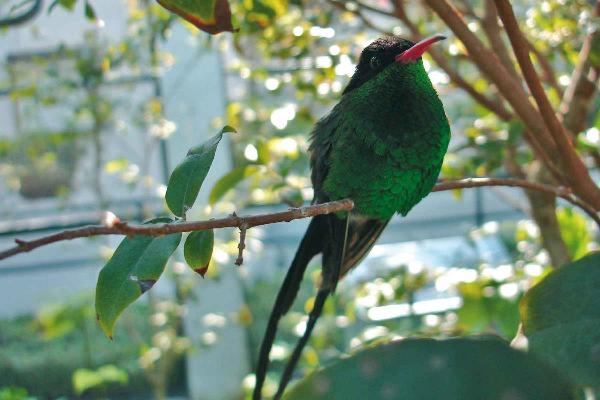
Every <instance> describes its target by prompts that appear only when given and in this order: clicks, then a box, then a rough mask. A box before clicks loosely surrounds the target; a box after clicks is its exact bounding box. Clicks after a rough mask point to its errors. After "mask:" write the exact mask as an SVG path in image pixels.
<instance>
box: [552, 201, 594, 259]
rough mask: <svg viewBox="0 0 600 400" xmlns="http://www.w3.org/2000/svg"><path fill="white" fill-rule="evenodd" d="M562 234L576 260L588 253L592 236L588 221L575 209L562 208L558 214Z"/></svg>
mask: <svg viewBox="0 0 600 400" xmlns="http://www.w3.org/2000/svg"><path fill="white" fill-rule="evenodd" d="M556 216H557V217H558V222H559V225H560V233H561V236H562V238H563V240H564V241H565V244H566V245H567V248H568V249H569V253H570V255H571V257H573V259H574V260H577V259H579V258H581V257H583V256H584V255H585V254H586V253H587V252H588V246H589V244H590V241H591V240H592V235H591V234H590V231H589V230H588V227H587V219H586V218H585V217H584V216H583V215H581V214H580V213H578V212H576V211H574V210H573V208H560V209H559V210H558V211H557V212H556Z"/></svg>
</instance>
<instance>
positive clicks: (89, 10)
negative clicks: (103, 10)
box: [85, 1, 96, 21]
mask: <svg viewBox="0 0 600 400" xmlns="http://www.w3.org/2000/svg"><path fill="white" fill-rule="evenodd" d="M85 17H86V18H87V19H89V20H92V21H95V20H96V11H94V7H92V5H91V4H90V2H89V1H86V2H85Z"/></svg>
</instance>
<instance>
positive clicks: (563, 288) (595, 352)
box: [521, 253, 600, 387]
mask: <svg viewBox="0 0 600 400" xmlns="http://www.w3.org/2000/svg"><path fill="white" fill-rule="evenodd" d="M521 320H522V322H523V333H524V334H525V335H526V336H527V339H528V342H529V350H530V351H532V352H534V353H536V354H537V355H538V356H539V357H540V358H542V359H544V360H547V361H548V362H550V363H552V364H554V365H555V366H556V367H557V368H559V369H561V370H562V371H564V373H565V374H567V375H568V376H570V377H571V379H572V380H573V381H574V382H575V383H578V384H580V385H583V386H595V387H600V253H592V254H589V255H587V256H586V257H583V258H582V259H580V260H578V261H576V262H572V263H569V264H567V265H564V266H563V267H561V268H560V269H558V270H555V271H553V272H551V273H550V274H548V275H547V276H546V277H545V278H544V279H543V280H542V281H541V282H540V283H538V284H537V285H535V286H534V287H533V288H531V289H530V290H529V291H528V292H527V293H526V294H525V296H524V297H523V300H522V301H521Z"/></svg>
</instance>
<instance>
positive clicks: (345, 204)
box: [0, 199, 354, 260]
mask: <svg viewBox="0 0 600 400" xmlns="http://www.w3.org/2000/svg"><path fill="white" fill-rule="evenodd" d="M352 208H354V203H353V202H352V200H349V199H344V200H339V201H333V202H330V203H323V204H315V205H311V206H306V207H300V208H292V209H289V210H287V211H281V212H276V213H270V214H259V215H249V216H237V215H231V216H229V217H227V218H221V219H211V220H208V221H190V222H175V223H170V224H156V225H129V224H127V223H125V222H116V223H115V224H114V225H112V226H107V225H91V226H84V227H81V228H75V229H69V230H65V231H62V232H58V233H55V234H52V235H48V236H44V237H41V238H39V239H35V240H31V241H25V240H21V239H15V242H16V243H17V245H16V246H15V247H12V248H10V249H8V250H5V251H2V252H0V260H2V259H5V258H8V257H11V256H14V255H16V254H19V253H26V252H28V251H31V250H33V249H36V248H38V247H41V246H45V245H48V244H51V243H56V242H61V241H63V240H72V239H78V238H84V237H90V236H99V235H127V236H135V235H145V236H162V235H168V234H171V233H181V232H192V231H202V230H207V229H215V228H228V227H231V228H240V229H241V228H242V227H245V229H248V228H252V227H254V226H260V225H267V224H274V223H277V222H289V221H293V220H295V219H302V218H309V217H314V216H315V215H323V214H331V213H335V212H338V211H349V210H352Z"/></svg>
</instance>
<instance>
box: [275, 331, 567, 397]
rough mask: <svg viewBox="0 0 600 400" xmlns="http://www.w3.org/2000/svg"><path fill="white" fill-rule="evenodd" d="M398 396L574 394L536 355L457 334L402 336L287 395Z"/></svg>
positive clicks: (316, 376)
mask: <svg viewBox="0 0 600 400" xmlns="http://www.w3.org/2000/svg"><path fill="white" fill-rule="evenodd" d="M482 354H485V355H486V357H481V355H482ZM474 377H477V378H476V379H474ZM399 397H402V398H403V399H407V400H412V399H423V398H427V399H432V400H434V399H448V398H450V399H482V398H486V399H498V400H500V399H505V398H510V397H515V398H522V399H538V398H540V399H557V400H558V399H561V400H562V399H564V400H566V399H575V398H576V397H575V390H574V388H573V386H571V385H570V384H569V383H568V381H567V380H565V379H564V378H563V377H562V376H561V375H560V374H559V373H557V372H556V371H555V370H553V369H550V368H548V367H546V366H545V365H544V364H542V363H541V362H539V361H538V360H537V359H536V358H535V357H533V356H530V355H527V354H524V353H521V352H519V351H517V350H513V349H511V348H510V347H509V346H508V345H507V344H506V343H502V342H501V341H499V340H497V339H484V338H478V339H473V338H457V339H447V340H442V341H435V340H433V339H405V340H400V341H397V342H391V343H388V344H380V345H377V346H373V347H371V348H367V349H364V350H362V351H359V352H357V353H356V354H353V355H351V356H350V357H348V358H346V359H343V360H340V361H338V362H337V363H335V364H333V365H331V366H329V367H327V368H325V369H323V370H321V371H319V372H316V373H314V374H311V375H309V376H308V377H307V378H306V379H305V380H303V381H302V382H300V383H299V384H298V385H296V386H295V387H294V388H293V389H292V390H290V392H289V393H288V396H286V399H309V398H310V399H364V398H371V399H390V398H399Z"/></svg>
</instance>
